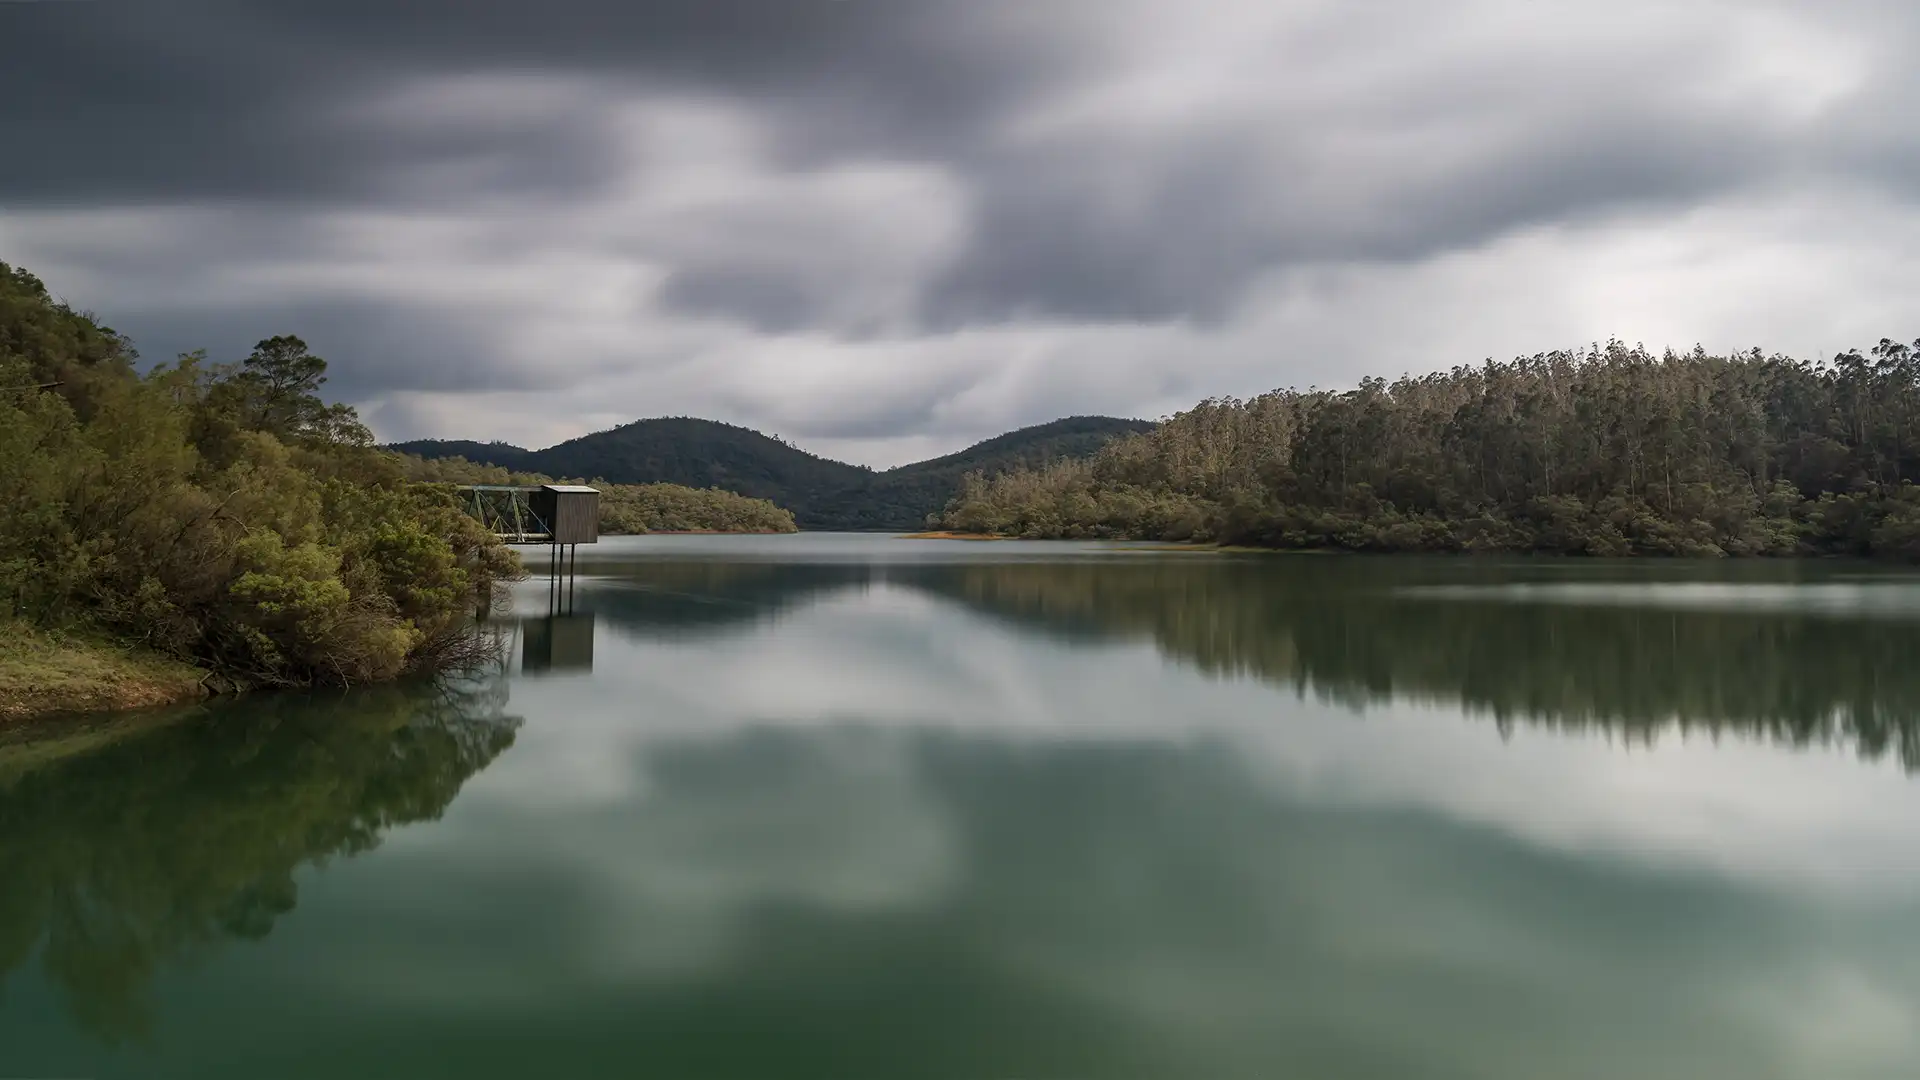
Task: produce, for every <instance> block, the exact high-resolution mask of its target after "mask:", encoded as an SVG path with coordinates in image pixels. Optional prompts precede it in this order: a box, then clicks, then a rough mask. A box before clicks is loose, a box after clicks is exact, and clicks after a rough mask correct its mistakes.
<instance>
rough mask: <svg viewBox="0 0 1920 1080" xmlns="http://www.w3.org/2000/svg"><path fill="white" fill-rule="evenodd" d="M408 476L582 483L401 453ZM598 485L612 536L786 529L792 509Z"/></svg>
mask: <svg viewBox="0 0 1920 1080" xmlns="http://www.w3.org/2000/svg"><path fill="white" fill-rule="evenodd" d="M401 459H402V461H404V462H405V464H406V470H407V475H408V476H409V477H410V478H411V479H414V480H417V481H421V482H425V483H437V484H517V485H534V484H553V483H566V484H584V483H589V481H588V480H586V479H583V478H577V477H576V478H573V479H561V480H556V479H554V478H553V477H550V476H546V475H544V474H542V473H530V472H515V471H514V470H511V469H507V468H505V467H502V466H499V465H481V464H478V463H476V462H472V461H468V460H467V459H466V458H462V457H450V458H422V457H417V456H415V455H412V454H402V455H401ZM590 482H591V483H592V484H593V486H594V487H597V488H599V489H600V531H601V532H603V533H609V534H615V535H635V534H640V533H657V532H728V533H790V532H795V531H797V527H796V526H795V525H794V523H793V514H792V513H790V512H789V511H787V510H783V509H781V508H780V507H778V506H775V505H774V504H773V503H772V502H771V501H769V500H767V499H750V498H748V497H747V496H745V495H738V494H735V493H734V492H731V491H722V490H721V489H719V488H691V487H684V486H682V485H680V484H609V483H607V482H606V481H605V480H602V479H598V478H595V479H594V480H592V481H590Z"/></svg>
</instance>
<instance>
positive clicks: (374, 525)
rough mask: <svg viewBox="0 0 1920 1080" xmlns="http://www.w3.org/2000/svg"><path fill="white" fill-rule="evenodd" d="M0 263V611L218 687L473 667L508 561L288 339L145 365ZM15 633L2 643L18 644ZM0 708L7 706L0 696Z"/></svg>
mask: <svg viewBox="0 0 1920 1080" xmlns="http://www.w3.org/2000/svg"><path fill="white" fill-rule="evenodd" d="M134 360H135V354H134V351H133V348H132V346H131V344H130V343H129V342H128V341H127V340H126V339H125V338H123V337H121V336H120V335H118V334H116V333H115V332H114V331H113V330H111V329H109V328H107V327H105V326H103V325H101V324H100V323H98V322H96V321H95V320H94V319H93V318H91V317H89V316H87V315H85V314H82V313H80V312H77V311H74V310H72V309H71V308H69V307H68V306H66V305H65V304H62V303H59V302H57V301H55V300H54V299H53V298H52V297H51V296H50V295H49V294H48V293H47V290H46V288H45V286H43V285H42V284H41V282H40V281H39V280H38V279H36V278H34V277H33V276H32V275H31V274H28V273H26V272H25V271H23V270H17V269H14V268H12V267H9V266H6V265H5V264H0V505H4V506H5V507H6V509H7V512H6V513H5V514H4V515H0V618H5V619H13V620H17V621H19V622H22V623H25V624H28V625H30V626H31V627H34V628H37V629H39V630H43V631H53V632H58V633H62V634H82V635H96V636H100V637H105V638H110V639H112V640H115V641H117V642H119V643H121V644H122V645H124V646H127V647H129V648H133V647H137V648H138V649H139V650H141V651H142V652H143V653H144V654H147V655H155V656H160V657H165V658H169V659H172V660H176V661H182V662H186V663H191V664H194V665H197V666H199V667H201V668H202V669H204V670H206V671H208V672H210V673H212V674H213V675H214V676H216V677H217V680H218V681H219V682H220V683H222V684H225V685H233V686H247V685H253V686H307V685H316V684H336V685H337V684H348V683H360V682H367V681H373V680H381V679H388V678H392V677H394V676H397V675H400V674H403V673H406V672H411V671H420V670H431V669H436V668H440V667H444V666H447V665H449V664H453V663H458V662H461V661H463V660H464V659H466V658H468V657H469V655H470V652H471V650H472V649H473V648H474V645H475V639H474V638H473V635H472V634H471V632H470V629H469V624H470V622H471V618H472V615H473V613H474V611H475V610H476V608H478V607H480V606H484V605H485V604H487V603H488V602H489V600H490V598H491V596H492V590H493V586H494V583H495V582H496V581H498V580H500V579H502V578H505V577H510V576H513V575H516V574H518V573H519V572H520V571H519V564H518V561H517V560H516V559H515V558H514V557H513V555H512V553H511V552H510V551H509V550H508V549H507V548H506V547H504V546H503V545H501V544H500V543H499V542H498V541H497V540H496V539H495V538H494V537H493V535H492V534H491V533H488V532H487V531H486V530H484V529H482V528H481V527H480V526H479V525H478V524H477V523H476V522H474V521H473V520H471V519H470V518H468V517H467V516H466V515H465V514H463V513H462V512H461V509H460V507H459V506H458V504H457V503H456V502H455V501H454V499H453V498H452V496H451V495H450V494H449V493H448V492H447V491H445V490H444V489H440V488H436V487H434V486H429V485H421V484H414V483H409V482H408V481H407V479H406V476H405V473H404V471H403V469H402V465H401V462H400V460H399V459H398V458H397V457H396V456H395V455H392V454H389V453H386V452H384V451H381V450H378V449H375V448H374V447H373V446H372V438H371V436H370V435H369V434H368V432H367V430H366V428H365V427H363V426H362V425H361V424H360V422H359V420H358V418H357V417H356V416H355V415H354V412H353V410H352V409H350V408H348V407H346V406H343V405H329V404H327V403H325V402H323V401H322V400H321V398H320V396H319V388H320V386H321V384H322V383H324V382H325V380H326V375H325V372H326V362H325V361H324V360H322V359H320V358H319V357H316V356H313V355H312V354H311V353H310V352H309V351H308V350H307V347H306V345H305V343H304V342H302V341H301V340H300V339H298V338H294V337H275V338H270V339H267V340H265V341H262V342H260V344H259V345H258V346H257V347H256V348H255V349H254V351H253V353H252V355H250V356H248V357H247V358H246V359H245V360H243V361H242V362H240V363H238V364H233V365H221V364H213V363H209V362H208V361H207V359H206V357H205V356H204V355H203V354H194V355H188V356H183V357H181V358H180V359H179V360H178V361H177V362H175V363H171V364H163V365H160V366H159V367H156V368H154V369H153V370H151V371H149V372H147V373H146V374H144V375H143V374H140V373H138V372H137V371H136V369H135V366H134ZM18 638H19V636H18V635H15V636H14V640H13V641H12V642H11V643H10V644H9V645H8V646H6V647H7V648H11V649H15V650H17V649H18V648H19V647H20V646H19V640H18ZM0 704H4V703H0Z"/></svg>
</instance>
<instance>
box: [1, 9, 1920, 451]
mask: <svg viewBox="0 0 1920 1080" xmlns="http://www.w3.org/2000/svg"><path fill="white" fill-rule="evenodd" d="M1913 7H1914V5H1911V4H1903V3H1877V2H1865V0H1825V2H1819V3H1768V2H1763V0H1737V2H1724V3H1717V2H1710V0H1689V2H1686V3H1671V2H1664V0H1663V2H1657V3H1633V2H1620V0H1611V2H1609V3H1605V4H1597V3H1590V2H1579V3H1574V2H1569V3H1553V2H1545V0H1542V2H1538V3H1526V4H1520V3H1514V2H1511V0H1491V2H1484V3H1480V2H1453V3H1441V2H1434V0H1405V2H1390V0H1200V2H1196V0H635V2H628V0H591V2H560V0H516V2H507V0H427V2H408V3H396V2H389V0H312V2H306V0H274V2H272V3H248V2H243V0H228V2H219V3H214V2H192V3H188V2H173V0H139V2H135V0H92V2H87V0H81V2H26V3H22V2H18V0H0V260H4V261H7V262H11V263H15V264H19V265H24V266H26V267H27V268H29V269H31V270H33V271H34V272H36V273H38V274H39V275H40V276H41V277H42V278H44V279H45V280H46V281H47V282H48V284H49V285H50V286H51V287H52V288H53V289H54V291H55V292H57V293H58V294H60V295H61V296H63V297H65V298H66V299H67V300H69V301H70V302H72V303H73V304H74V305H75V306H77V307H82V308H87V309H91V310H94V311H96V312H99V313H100V314H102V315H103V316H105V317H106V319H107V321H108V322H110V323H111V324H112V325H114V326H115V327H116V328H118V329H120V330H121V331H123V332H125V333H128V334H130V335H132V336H133V337H134V339H135V341H136V343H137V344H138V345H139V347H140V349H141V351H142V354H143V355H144V356H145V357H146V358H147V359H149V360H160V359H167V358H170V357H171V356H172V355H173V354H174V353H176V352H178V351H181V350H185V349H191V348H199V347H204V348H207V349H208V350H210V351H211V352H212V353H213V355H214V356H215V357H216V358H219V359H237V358H238V357H240V356H242V355H244V354H245V353H246V352H247V350H248V348H249V347H250V346H251V345H252V343H253V342H254V341H256V340H258V339H260V338H262V337H266V336H268V335H271V334H278V333H295V334H299V335H301V336H303V337H305V338H306V339H307V341H308V342H309V343H310V344H311V345H312V346H313V347H314V350H315V351H316V352H317V353H319V354H320V355H322V356H324V357H326V358H327V359H328V361H329V362H330V363H331V364H332V370H333V373H334V380H333V383H332V386H331V387H330V389H331V390H333V391H334V392H335V393H336V394H337V396H339V397H341V398H343V399H346V400H350V401H353V402H355V403H356V404H358V405H360V407H361V408H362V411H363V414H364V415H365V416H366V417H367V419H368V420H369V421H370V422H371V423H372V424H373V426H374V428H375V430H376V431H377V432H378V433H379V434H380V435H382V436H383V437H386V438H393V439H399V438H411V437H424V436H439V437H454V438H460V437H466V438H479V439H489V438H503V439H508V440H511V441H515V442H519V443H521V444H523V445H531V446H544V445H547V444H550V443H552V442H556V441H559V440H561V439H565V438H568V437H571V436H573V435H577V434H581V433H583V432H586V431H590V430H595V429H599V428H604V427H610V426H613V425H615V424H618V423H622V422H625V421H627V420H631V419H634V418H637V417H643V416H658V415H696V416H706V417H711V418H714V419H721V420H727V421H731V422H735V423H741V424H746V425H749V426H752V427H756V428H759V429H761V430H764V431H767V432H769V433H774V434H779V435H782V436H784V437H786V438H787V439H789V440H790V441H793V442H795V443H797V444H799V445H802V446H804V447H807V448H809V449H812V450H815V451H816V452H820V453H825V454H828V455H831V456H836V457H840V458H843V459H847V460H852V461H857V462H862V463H866V464H873V465H882V466H884V465H890V464H896V463H899V462H903V461H908V460H913V459H916V458H920V457H924V456H927V455H930V454H934V453H939V452H944V451H947V450H951V449H955V448H957V447H959V446H962V445H965V444H967V443H970V442H972V441H975V440H977V439H979V438H983V437H986V436H989V435H992V434H996V433H998V432H1000V431H1003V430H1006V429H1008V428H1012V427H1017V426H1021V425H1025V424H1031V423H1038V422H1041V421H1045V420H1049V419H1053V418H1055V417H1058V416H1062V415H1067V414H1074V413H1111V414H1120V415H1131V416H1146V417H1153V416H1159V415H1163V414H1165V413H1167V412H1170V411H1173V410H1175V409H1178V408H1182V407H1184V406H1186V405H1189V404H1191V403H1192V402H1193V401H1195V400H1197V399H1199V398H1202V397H1206V396H1209V395H1215V394H1239V395H1244V394H1249V393H1257V392H1259V391H1262V390H1266V389H1271V388H1274V387H1277V386H1287V385H1299V386H1306V385H1311V384H1317V385H1321V386H1344V385H1350V384H1352V383H1354V382H1355V381H1357V380H1358V379H1359V378H1361V377H1362V376H1364V375H1372V374H1378V375H1385V376H1393V375H1397V374H1400V373H1402V372H1407V371H1412V372H1420V371H1425V370H1432V369H1437V368H1446V367H1451V366H1453V365H1455V364H1458V363H1472V362H1477V361H1478V360H1481V359H1483V358H1485V357H1489V356H1496V357H1510V356H1513V355H1516V354H1526V353H1533V352H1538V351H1543V350H1547V349H1553V348H1563V347H1575V346H1579V345H1581V344H1583V343H1586V342H1590V341H1596V340H1605V339H1607V338H1608V337H1616V336H1617V337H1620V338H1623V339H1625V340H1628V341H1630V342H1631V341H1640V342H1645V343H1646V344H1648V345H1649V346H1652V347H1655V348H1659V347H1662V346H1668V345H1671V346H1676V347H1690V346H1692V345H1693V344H1694V343H1696V342H1698V343H1701V344H1704V345H1706V346H1707V347H1708V348H1709V349H1713V350H1724V349H1729V348H1736V347H1750V346H1755V345H1758V346H1761V347H1763V348H1766V349H1768V350H1777V351H1782V352H1788V353H1793V354H1795V355H1803V356H1811V355H1825V354H1831V353H1833V352H1835V351H1838V350H1840V349H1843V348H1847V347H1850V346H1865V345H1869V344H1871V343H1872V342H1874V341H1876V340H1878V339H1879V338H1881V337H1885V336H1894V337H1906V338H1911V337H1914V336H1917V335H1920V313H1917V312H1916V311H1915V310H1914V306H1913V305H1914V302H1913V299H1912V297H1913V295H1914V288H1915V285H1916V282H1920V276H1916V274H1915V270H1916V268H1917V267H1916V263H1920V65H1916V64H1915V63H1914V62H1913V56H1914V55H1915V51H1916V49H1915V47H1916V45H1920V33H1917V31H1920V13H1916V12H1914V11H1913V10H1912V9H1913Z"/></svg>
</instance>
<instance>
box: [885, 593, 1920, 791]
mask: <svg viewBox="0 0 1920 1080" xmlns="http://www.w3.org/2000/svg"><path fill="white" fill-rule="evenodd" d="M1434 566H1435V564H1412V563H1406V564H1400V565H1398V566H1395V565H1393V564H1391V563H1386V562H1383V561H1382V560H1370V559H1287V560H1280V559H1260V560H1223V559H1222V560H1216V559H1205V560H1202V559H1192V560H1188V559H1173V558H1169V559H1152V560H1141V561H1138V562H1124V563H1122V562H1112V563H1106V564H1078V565H1076V564H1066V563H1054V564H1051V565H1042V564H1002V565H989V564H978V565H971V566H950V567H934V568H926V569H924V570H915V571H913V572H911V573H896V574H893V575H890V577H891V579H892V580H896V581H899V582H901V583H903V584H909V585H913V586H915V587H918V588H922V589H926V590H928V591H931V592H934V593H937V594H940V595H943V596H947V597H950V598H953V599H956V600H960V601H962V602H965V603H966V604H968V605H970V606H972V607H975V608H978V609H980V610H984V611H988V612H992V613H994V614H996V615H999V616H1002V617H1007V618H1013V619H1017V620H1020V621H1022V622H1026V623H1030V624H1036V625H1044V626H1048V627H1058V628H1061V629H1062V630H1065V631H1067V632H1069V633H1074V632H1085V631H1087V630H1089V629H1091V628H1101V629H1103V630H1104V631H1105V632H1109V633H1131V634H1141V635H1146V636H1149V637H1151V638H1152V640H1154V641H1155V642H1156V643H1157V644H1158V645H1159V647H1160V648H1161V649H1163V650H1164V651H1166V652H1167V653H1169V654H1171V655H1173V656H1177V657H1180V658H1182V659H1184V660H1187V661H1190V662H1192V663H1194V664H1196V665H1198V666H1199V667H1200V668H1201V669H1203V670H1206V671H1209V672H1218V673H1247V674H1252V675H1255V676H1258V677H1260V678H1263V679H1267V680H1269V681H1273V682H1277V683H1281V684H1284V685H1288V686H1292V687H1295V688H1297V689H1300V690H1302V691H1308V690H1311V692H1313V693H1315V694H1317V695H1321V696H1324V697H1326V698H1329V699H1332V700H1336V701H1342V702H1350V703H1355V704H1359V703H1367V702H1382V701H1386V700H1389V699H1393V698H1409V697H1411V698H1430V699H1438V700H1441V701H1445V702H1449V703H1457V704H1461V705H1464V706H1467V707H1469V708H1475V709H1483V710H1487V711H1489V712H1491V713H1493V714H1494V716H1496V717H1497V718H1499V719H1500V720H1501V721H1502V722H1503V723H1505V722H1511V721H1512V720H1515V719H1519V720H1525V721H1528V722H1534V723H1548V724H1554V725H1566V726H1585V725H1599V726H1605V727H1608V728H1613V729H1618V730H1621V731H1623V732H1624V733H1626V734H1628V735H1633V736H1640V737H1650V736H1652V735H1653V734H1655V733H1656V732H1657V731H1658V730H1659V729H1661V728H1664V727H1667V726H1678V727H1680V728H1688V727H1696V726H1698V727H1705V728H1708V729H1711V730H1720V729H1722V728H1728V729H1734V730H1739V731H1745V732H1750V733H1753V734H1758V735H1765V736H1768V737H1772V738H1778V739H1782V740H1786V741H1788V742H1792V743H1794V744H1806V743H1814V742H1825V741H1829V740H1832V739H1834V738H1846V739H1848V740H1850V741H1853V742H1855V743H1857V744H1858V746H1859V748H1860V749H1861V751H1862V752H1863V753H1865V754H1868V755H1870V756H1879V755H1881V754H1884V753H1886V752H1887V751H1888V750H1889V749H1892V750H1895V751H1897V752H1898V754H1899V756H1900V759H1901V760H1902V761H1903V762H1904V763H1906V764H1907V765H1908V766H1909V767H1910V768H1911V767H1920V665H1916V664H1915V663H1914V662H1913V657H1915V656H1920V621H1914V620H1900V619H1860V618H1844V617H1840V618H1836V617H1821V616H1816V615H1808V614H1801V613H1795V612H1793V611H1791V610H1780V609H1775V610H1699V609H1693V610H1683V609H1667V608H1655V607H1646V606H1628V605H1612V606H1602V605H1578V604H1565V603H1525V604H1521V603H1502V602H1498V601H1496V600H1494V599H1492V598H1489V597H1485V596H1482V597H1480V598H1475V597H1474V596H1473V594H1471V593H1467V594H1456V595H1455V596H1453V597H1450V598H1441V597H1434V596H1426V597H1420V596H1410V595H1408V594H1407V593H1406V592H1405V591H1404V590H1403V587H1404V586H1408V585H1416V584H1422V583H1424V582H1423V581H1422V580H1420V578H1421V576H1422V575H1425V576H1426V577H1427V578H1431V577H1433V576H1434V575H1436V574H1437V575H1440V576H1442V577H1443V578H1444V579H1445V580H1447V581H1449V582H1451V583H1455V584H1458V583H1461V582H1462V581H1463V580H1464V581H1466V582H1467V583H1472V582H1474V581H1476V580H1479V581H1485V582H1501V581H1506V580H1510V579H1511V577H1512V575H1513V574H1514V570H1513V568H1512V566H1511V564H1508V565H1506V566H1501V567H1491V566H1489V567H1475V566H1473V565H1472V564H1469V563H1462V562H1455V563H1453V564H1452V565H1451V566H1448V567H1445V568H1442V569H1438V570H1436V569H1434Z"/></svg>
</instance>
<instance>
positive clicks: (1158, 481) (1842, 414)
mask: <svg viewBox="0 0 1920 1080" xmlns="http://www.w3.org/2000/svg"><path fill="white" fill-rule="evenodd" d="M944 524H945V526H946V527H947V528H950V529H957V530H962V531H967V532H985V533H997V534H1003V535H1018V536H1032V537H1050V536H1069V537H1074V536H1098V537H1109V536H1110V537H1138V538H1152V539H1169V540H1186V539H1194V540H1217V541H1223V542H1227V543H1237V544H1253V545H1260V546H1267V547H1283V548H1335V549H1341V548H1344V549H1348V550H1358V551H1511V552H1543V553H1558V554H1573V555H1874V556H1882V557H1890V558H1902V559H1911V560H1920V343H1916V344H1914V345H1906V344H1902V343H1900V342H1898V341H1893V340H1883V341H1881V342H1880V343H1879V344H1878V345H1877V346H1875V347H1874V348H1872V349H1871V350H1868V351H1867V352H1865V353H1860V352H1848V353H1842V354H1840V355H1839V356H1836V357H1834V358H1833V359H1832V360H1831V361H1822V362H1808V361H1803V360H1796V359H1793V358H1791V357H1785V356H1777V355H1776V356H1767V355H1763V354H1762V353H1761V352H1760V351H1759V350H1757V349H1756V350H1753V351H1752V352H1748V353H1740V354H1736V355H1733V356H1711V355H1708V354H1707V353H1706V352H1704V351H1702V350H1700V349H1695V350H1694V351H1692V352H1688V353H1673V352H1668V353H1664V354H1653V353H1649V352H1647V351H1646V350H1645V349H1640V348H1629V347H1627V346H1625V345H1623V344H1621V343H1619V342H1612V343H1609V344H1608V345H1606V346H1604V347H1595V348H1591V349H1587V350H1584V351H1579V352H1557V353H1545V354H1541V355H1538V356H1531V357H1523V358H1521V359H1518V360H1514V361H1512V362H1509V363H1491V362H1489V363H1487V364H1485V365H1482V366H1478V367H1461V368H1455V369H1454V370H1452V371H1448V372H1441V373H1436V374H1432V375H1424V376H1420V377H1417V378H1416V377H1403V378H1401V379H1399V380H1397V381H1395V382H1392V383H1388V382H1386V381H1384V380H1381V379H1366V380H1363V381H1362V382H1361V383H1360V386H1359V387H1358V388H1357V389H1354V390H1349V391H1344V392H1327V391H1318V390H1310V391H1304V392H1302V391H1293V390H1278V391H1274V392H1272V393H1269V394H1263V395H1261V396H1259V397H1257V398H1253V399H1252V400H1249V401H1236V400H1231V399H1217V400H1212V401H1203V402H1201V403H1199V404H1198V405H1196V406H1194V407H1193V408H1192V409H1190V410H1188V411H1187V412H1184V413H1181V414H1179V415H1177V416H1174V417H1172V418H1170V419H1168V420H1167V421H1165V422H1164V423H1162V424H1160V425H1158V426H1157V427H1155V428H1154V429H1153V430H1152V431H1150V432H1148V433H1146V434H1143V435H1136V436H1129V437H1127V438H1124V439H1118V440H1115V441H1113V442H1111V443H1108V444H1107V445H1106V446H1105V447H1103V448H1102V449H1101V450H1100V451H1099V452H1098V453H1097V454H1095V455H1094V456H1093V457H1092V458H1091V459H1089V460H1085V461H1070V462H1061V463H1056V464H1054V465H1052V466H1049V467H1047V468H1045V469H1037V470H1016V471H1013V472H1009V473H1003V474H1002V475H1000V476H998V477H994V478H988V479H984V480H969V481H968V482H967V483H966V484H965V485H964V490H963V491H962V492H961V494H960V496H959V497H957V498H956V499H955V500H954V501H953V503H952V504H951V505H950V506H949V507H948V508H947V512H946V514H945V517H944Z"/></svg>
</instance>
